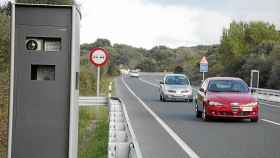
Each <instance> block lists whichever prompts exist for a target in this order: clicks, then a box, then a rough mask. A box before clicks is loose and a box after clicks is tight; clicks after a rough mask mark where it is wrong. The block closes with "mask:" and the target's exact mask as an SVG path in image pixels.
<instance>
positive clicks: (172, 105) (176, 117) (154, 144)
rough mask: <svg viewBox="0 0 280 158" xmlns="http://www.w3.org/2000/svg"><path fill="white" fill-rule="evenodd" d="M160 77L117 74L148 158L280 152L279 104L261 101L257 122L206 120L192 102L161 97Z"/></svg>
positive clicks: (261, 156) (265, 157) (273, 157)
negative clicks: (197, 114) (196, 112)
mask: <svg viewBox="0 0 280 158" xmlns="http://www.w3.org/2000/svg"><path fill="white" fill-rule="evenodd" d="M162 77H163V76H162V75H161V74H149V73H145V74H141V76H140V78H139V79H138V78H130V77H128V76H123V77H120V78H118V79H117V80H116V82H117V84H116V85H117V95H118V96H119V97H120V98H122V100H123V101H124V103H125V105H126V107H127V110H128V115H129V117H130V120H131V123H132V126H133V128H134V130H135V134H136V137H137V138H138V141H139V144H140V148H141V150H142V152H143V156H144V157H145V158H185V157H193V158H195V157H200V158H237V157H238V158H280V105H279V104H278V105H277V104H274V103H270V102H262V104H261V113H260V117H261V119H260V121H259V122H258V123H251V122H250V121H246V120H244V121H211V122H203V121H202V120H201V119H198V118H196V117H195V113H194V107H193V105H192V103H185V102H161V101H160V100H159V91H158V86H159V80H160V79H161V78H162Z"/></svg>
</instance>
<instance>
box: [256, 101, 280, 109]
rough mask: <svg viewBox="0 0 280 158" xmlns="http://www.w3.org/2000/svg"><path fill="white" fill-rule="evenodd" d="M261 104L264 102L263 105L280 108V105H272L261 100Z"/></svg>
mask: <svg viewBox="0 0 280 158" xmlns="http://www.w3.org/2000/svg"><path fill="white" fill-rule="evenodd" d="M260 104H263V105H266V106H270V107H274V108H280V106H277V105H272V104H267V103H264V102H260Z"/></svg>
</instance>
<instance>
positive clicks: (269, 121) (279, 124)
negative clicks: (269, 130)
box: [261, 119, 280, 126]
mask: <svg viewBox="0 0 280 158" xmlns="http://www.w3.org/2000/svg"><path fill="white" fill-rule="evenodd" d="M261 120H262V121H265V122H268V123H272V124H274V125H278V126H280V123H277V122H274V121H271V120H267V119H261Z"/></svg>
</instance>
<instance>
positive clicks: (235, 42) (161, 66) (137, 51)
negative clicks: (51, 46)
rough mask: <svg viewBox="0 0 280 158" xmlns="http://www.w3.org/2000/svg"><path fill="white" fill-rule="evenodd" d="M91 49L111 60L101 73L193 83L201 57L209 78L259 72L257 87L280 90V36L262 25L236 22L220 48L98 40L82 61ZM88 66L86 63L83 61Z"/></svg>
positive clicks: (197, 78)
mask: <svg viewBox="0 0 280 158" xmlns="http://www.w3.org/2000/svg"><path fill="white" fill-rule="evenodd" d="M93 47H105V48H107V49H108V50H109V52H110V55H111V60H110V63H109V65H108V67H107V68H105V70H104V71H103V72H104V73H106V72H109V74H110V73H112V72H113V73H112V74H115V73H116V72H117V71H118V69H119V68H129V69H141V70H142V71H148V72H156V71H179V72H182V71H183V73H185V74H187V75H188V76H189V77H190V78H191V80H192V82H194V83H196V84H198V83H200V80H201V78H202V77H201V73H199V62H200V60H201V58H202V57H203V56H206V57H207V59H208V61H209V72H208V73H206V77H207V76H208V77H209V76H235V77H241V78H243V79H244V80H245V81H246V82H247V83H249V80H250V71H251V70H253V69H256V70H259V71H260V87H262V88H272V89H280V61H279V59H280V33H279V32H278V31H277V30H276V28H275V26H274V25H272V24H269V23H265V22H259V21H255V22H249V23H245V22H235V21H233V22H232V23H231V24H230V27H229V28H227V29H224V30H223V34H222V37H221V42H220V45H212V46H196V47H179V48H176V49H171V48H168V47H166V46H155V47H153V48H152V49H150V50H147V49H143V48H135V47H132V46H128V45H124V44H114V45H112V44H111V42H110V41H109V40H107V39H97V40H96V42H94V43H91V44H83V45H82V46H81V49H82V53H81V55H82V57H81V58H82V60H87V58H86V57H87V52H88V51H89V49H90V48H93ZM82 63H85V64H87V63H86V62H82Z"/></svg>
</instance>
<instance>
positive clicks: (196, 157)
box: [122, 77, 199, 158]
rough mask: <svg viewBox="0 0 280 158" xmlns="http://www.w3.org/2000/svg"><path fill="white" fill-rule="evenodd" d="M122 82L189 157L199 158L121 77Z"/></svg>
mask: <svg viewBox="0 0 280 158" xmlns="http://www.w3.org/2000/svg"><path fill="white" fill-rule="evenodd" d="M122 82H123V84H124V85H125V87H126V88H127V89H128V90H129V91H130V93H131V94H132V95H133V96H134V97H135V98H136V99H137V100H138V101H139V102H140V103H141V105H142V106H143V107H144V108H145V109H146V110H147V111H148V112H149V113H150V114H151V115H152V116H153V117H154V119H155V120H156V121H157V122H158V123H159V124H160V125H161V126H162V127H163V129H164V130H165V131H166V132H167V133H168V134H169V135H170V136H171V137H172V138H173V139H174V140H175V141H176V142H177V143H178V144H179V146H180V147H181V148H182V149H183V150H184V151H185V152H186V153H187V154H188V156H189V157H190V158H199V156H198V155H197V154H196V153H195V152H194V151H193V150H192V149H191V148H190V147H189V146H188V145H187V144H186V143H185V142H184V141H183V140H182V139H181V138H180V137H179V136H178V135H177V134H176V133H175V132H174V131H173V130H172V129H171V128H170V127H169V126H168V125H167V124H166V123H165V122H164V121H163V120H162V119H161V118H160V117H159V116H158V115H157V114H156V113H154V112H153V110H151V109H150V108H149V107H148V106H147V105H146V104H145V103H144V102H143V101H142V100H141V99H140V98H139V97H138V96H137V95H136V94H135V93H134V92H133V91H132V90H131V89H130V87H129V86H128V85H127V83H126V82H125V81H124V79H123V77H122Z"/></svg>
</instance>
